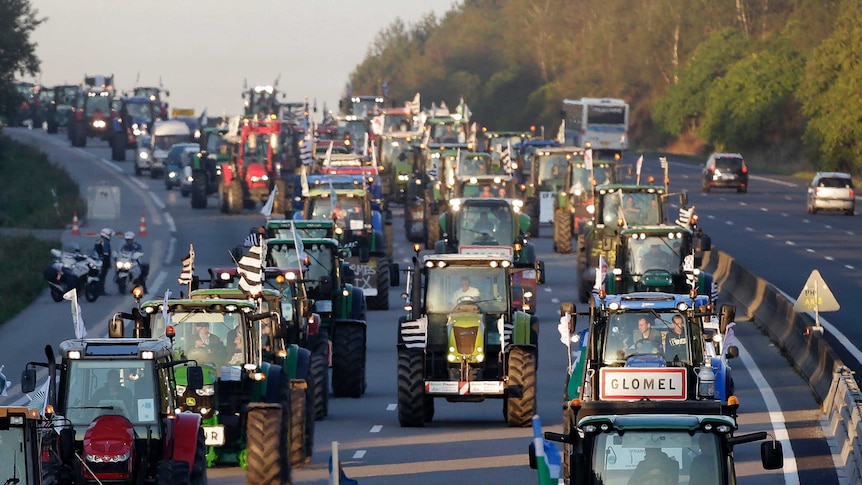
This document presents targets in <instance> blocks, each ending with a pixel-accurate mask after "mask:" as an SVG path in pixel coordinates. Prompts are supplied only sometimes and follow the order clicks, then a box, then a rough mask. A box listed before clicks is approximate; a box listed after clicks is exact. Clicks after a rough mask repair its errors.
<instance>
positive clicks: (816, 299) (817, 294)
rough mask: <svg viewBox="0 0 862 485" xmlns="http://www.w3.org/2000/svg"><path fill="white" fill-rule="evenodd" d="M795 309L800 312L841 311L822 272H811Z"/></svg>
mask: <svg viewBox="0 0 862 485" xmlns="http://www.w3.org/2000/svg"><path fill="white" fill-rule="evenodd" d="M793 309H794V310H796V311H798V312H836V311H838V310H840V309H841V306H840V305H839V304H838V301H837V300H836V299H835V295H833V294H832V290H830V289H829V287H828V286H826V282H825V281H823V277H822V276H820V271H817V270H816V269H815V270H814V271H812V272H811V276H809V277H808V281H806V282H805V286H804V287H803V288H802V293H800V294H799V298H797V299H796V305H794V306H793Z"/></svg>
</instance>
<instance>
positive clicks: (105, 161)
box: [99, 158, 125, 173]
mask: <svg viewBox="0 0 862 485" xmlns="http://www.w3.org/2000/svg"><path fill="white" fill-rule="evenodd" d="M99 161H100V162H102V163H103V164H105V165H107V166H108V167H111V169H112V170H114V171H115V172H119V173H125V170H123V169H122V168H120V167H119V166H118V165H117V164H116V163H113V162H111V161H110V160H105V159H104V158H100V159H99Z"/></svg>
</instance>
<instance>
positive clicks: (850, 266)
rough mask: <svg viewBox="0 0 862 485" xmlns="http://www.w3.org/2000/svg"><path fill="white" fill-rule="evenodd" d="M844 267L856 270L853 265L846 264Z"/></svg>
mask: <svg viewBox="0 0 862 485" xmlns="http://www.w3.org/2000/svg"><path fill="white" fill-rule="evenodd" d="M844 267H845V268H847V269H856V268H855V267H854V266H853V265H852V264H845V265H844Z"/></svg>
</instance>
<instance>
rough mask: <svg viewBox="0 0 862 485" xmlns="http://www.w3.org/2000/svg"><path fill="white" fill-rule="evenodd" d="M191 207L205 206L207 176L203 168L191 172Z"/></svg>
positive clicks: (199, 207)
mask: <svg viewBox="0 0 862 485" xmlns="http://www.w3.org/2000/svg"><path fill="white" fill-rule="evenodd" d="M191 202H192V209H206V207H207V176H206V172H204V171H203V170H195V171H194V172H192V192H191Z"/></svg>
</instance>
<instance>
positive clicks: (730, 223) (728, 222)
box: [724, 221, 733, 226]
mask: <svg viewBox="0 0 862 485" xmlns="http://www.w3.org/2000/svg"><path fill="white" fill-rule="evenodd" d="M724 223H725V224H727V225H728V226H732V225H733V221H724Z"/></svg>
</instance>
